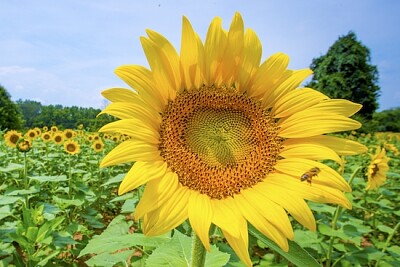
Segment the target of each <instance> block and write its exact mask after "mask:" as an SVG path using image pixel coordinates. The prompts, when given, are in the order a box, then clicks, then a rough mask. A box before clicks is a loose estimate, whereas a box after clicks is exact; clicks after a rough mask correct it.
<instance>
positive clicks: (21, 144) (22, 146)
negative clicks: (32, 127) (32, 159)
mask: <svg viewBox="0 0 400 267" xmlns="http://www.w3.org/2000/svg"><path fill="white" fill-rule="evenodd" d="M16 147H17V149H18V151H19V152H24V153H26V152H28V151H29V150H31V148H32V139H30V138H26V139H25V138H21V139H19V140H18V142H17V144H16Z"/></svg>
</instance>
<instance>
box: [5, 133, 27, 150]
mask: <svg viewBox="0 0 400 267" xmlns="http://www.w3.org/2000/svg"><path fill="white" fill-rule="evenodd" d="M3 138H4V141H5V142H6V144H7V145H8V146H9V147H16V144H17V142H18V140H19V139H20V138H22V134H21V133H20V132H17V131H15V130H10V131H8V132H6V133H5V134H4V136H3Z"/></svg>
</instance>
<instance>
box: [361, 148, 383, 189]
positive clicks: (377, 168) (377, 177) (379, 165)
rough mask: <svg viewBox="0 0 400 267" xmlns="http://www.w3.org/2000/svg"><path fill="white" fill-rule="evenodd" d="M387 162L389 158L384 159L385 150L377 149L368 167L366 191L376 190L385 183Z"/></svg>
mask: <svg viewBox="0 0 400 267" xmlns="http://www.w3.org/2000/svg"><path fill="white" fill-rule="evenodd" d="M388 162H389V158H388V157H386V150H385V149H384V148H382V149H381V147H378V149H377V150H376V153H375V155H374V156H373V157H372V159H371V163H370V164H369V166H368V170H367V177H368V183H367V187H366V190H371V189H375V188H378V187H379V186H381V185H382V184H383V183H384V182H385V181H386V172H387V171H388V170H389V165H388Z"/></svg>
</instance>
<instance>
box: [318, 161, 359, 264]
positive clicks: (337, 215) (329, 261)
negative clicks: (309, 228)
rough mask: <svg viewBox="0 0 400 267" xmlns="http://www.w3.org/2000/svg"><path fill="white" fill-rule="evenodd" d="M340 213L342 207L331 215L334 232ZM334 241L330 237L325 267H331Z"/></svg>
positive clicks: (349, 182)
mask: <svg viewBox="0 0 400 267" xmlns="http://www.w3.org/2000/svg"><path fill="white" fill-rule="evenodd" d="M361 168H362V167H361V166H359V167H358V168H357V169H355V170H354V172H353V173H352V174H351V176H350V179H349V181H348V182H347V183H348V184H349V185H350V186H351V183H352V182H353V180H354V178H355V177H356V175H357V173H358V171H359V170H361ZM341 212H342V207H340V206H338V207H337V208H336V210H335V213H334V215H333V219H332V224H331V225H332V230H333V231H335V230H336V226H337V220H338V219H339V215H340V213H341ZM334 241H335V237H334V236H333V235H332V236H331V237H330V239H329V246H328V252H327V253H326V264H325V266H326V267H331V263H332V252H333V243H334Z"/></svg>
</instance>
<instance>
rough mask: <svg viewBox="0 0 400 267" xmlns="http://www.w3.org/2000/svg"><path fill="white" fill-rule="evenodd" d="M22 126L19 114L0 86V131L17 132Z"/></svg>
mask: <svg viewBox="0 0 400 267" xmlns="http://www.w3.org/2000/svg"><path fill="white" fill-rule="evenodd" d="M21 126H22V118H21V114H20V113H19V111H18V108H17V106H16V105H15V104H14V102H12V101H11V99H10V95H9V93H8V92H7V90H6V89H5V88H4V87H3V86H1V85H0V129H8V130H19V129H21Z"/></svg>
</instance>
